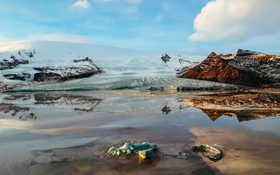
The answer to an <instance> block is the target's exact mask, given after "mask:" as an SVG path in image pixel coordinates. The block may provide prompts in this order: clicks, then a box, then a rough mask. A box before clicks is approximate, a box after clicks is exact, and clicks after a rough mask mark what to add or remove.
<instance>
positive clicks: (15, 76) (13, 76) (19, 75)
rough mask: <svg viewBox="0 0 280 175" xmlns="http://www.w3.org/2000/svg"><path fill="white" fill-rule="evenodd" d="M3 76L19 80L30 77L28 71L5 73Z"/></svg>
mask: <svg viewBox="0 0 280 175" xmlns="http://www.w3.org/2000/svg"><path fill="white" fill-rule="evenodd" d="M3 76H4V77H5V78H7V79H9V80H20V81H26V80H28V79H30V78H31V74H29V73H21V74H5V75H3Z"/></svg>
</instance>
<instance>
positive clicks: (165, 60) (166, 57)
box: [161, 54, 171, 63]
mask: <svg viewBox="0 0 280 175" xmlns="http://www.w3.org/2000/svg"><path fill="white" fill-rule="evenodd" d="M161 59H162V61H163V62H165V63H167V62H168V61H169V60H170V59H171V57H170V56H169V55H167V54H163V55H162V56H161Z"/></svg>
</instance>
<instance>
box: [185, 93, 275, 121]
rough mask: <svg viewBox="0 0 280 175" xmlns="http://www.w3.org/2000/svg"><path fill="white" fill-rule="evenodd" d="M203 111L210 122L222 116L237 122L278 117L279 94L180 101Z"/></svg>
mask: <svg viewBox="0 0 280 175" xmlns="http://www.w3.org/2000/svg"><path fill="white" fill-rule="evenodd" d="M181 101H182V102H183V104H185V105H189V106H192V107H195V108H198V109H200V110H201V111H203V112H204V113H205V114H206V115H207V116H208V117H209V118H210V119H211V120H212V121H215V120H217V119H218V118H220V117H222V116H228V117H236V118H237V119H238V121H239V122H242V121H249V120H255V119H261V118H266V117H272V116H280V94H270V93H236V94H212V95H199V96H190V97H186V98H183V99H182V100H181Z"/></svg>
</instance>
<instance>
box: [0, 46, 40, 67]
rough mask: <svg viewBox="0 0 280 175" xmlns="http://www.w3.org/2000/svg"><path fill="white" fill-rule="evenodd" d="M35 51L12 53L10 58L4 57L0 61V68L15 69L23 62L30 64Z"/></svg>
mask: <svg viewBox="0 0 280 175" xmlns="http://www.w3.org/2000/svg"><path fill="white" fill-rule="evenodd" d="M34 54H35V51H26V50H22V51H18V53H17V54H15V55H11V56H10V57H9V58H4V59H2V60H1V61H0V70H6V69H13V68H15V67H17V66H18V65H21V64H28V63H29V59H30V58H32V57H33V56H34Z"/></svg>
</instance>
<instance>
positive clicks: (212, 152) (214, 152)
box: [192, 144, 223, 161]
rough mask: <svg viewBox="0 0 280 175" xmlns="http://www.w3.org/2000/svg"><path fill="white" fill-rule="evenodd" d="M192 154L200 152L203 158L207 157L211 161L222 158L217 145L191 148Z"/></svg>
mask: <svg viewBox="0 0 280 175" xmlns="http://www.w3.org/2000/svg"><path fill="white" fill-rule="evenodd" d="M192 150H193V152H202V153H203V155H204V156H206V157H208V158H209V159H210V160H212V161H217V160H221V159H222V158H223V152H222V150H221V149H220V147H219V146H218V145H214V146H209V145H207V144H206V145H200V146H193V147H192Z"/></svg>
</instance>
